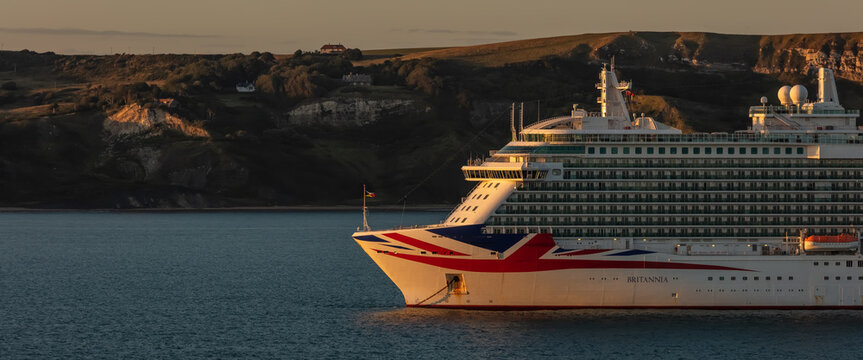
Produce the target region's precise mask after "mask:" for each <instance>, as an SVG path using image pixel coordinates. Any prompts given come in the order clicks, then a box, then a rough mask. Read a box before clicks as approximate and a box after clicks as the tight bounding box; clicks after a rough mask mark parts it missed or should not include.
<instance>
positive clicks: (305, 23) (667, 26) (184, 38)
mask: <svg viewBox="0 0 863 360" xmlns="http://www.w3.org/2000/svg"><path fill="white" fill-rule="evenodd" d="M815 4H817V5H815ZM630 30H633V31H708V32H719V33H731V34H789V33H823V32H857V31H863V1H860V0H841V1H839V0H819V1H815V0H810V1H800V0H784V1H773V0H769V1H768V0H718V1H717V0H713V1H699V0H688V1H681V0H641V1H631V0H617V1H613V2H612V1H604V0H593V1H580V0H529V1H512V0H497V1H486V0H460V1H450V0H426V1H412V0H364V1H356V0H355V1H340V0H338V1H337V0H306V1H293V0H172V1H167V0H135V1H128V0H0V50H21V49H29V50H34V51H40V52H42V51H53V52H56V53H63V54H107V53H124V52H125V53H136V54H149V53H233V52H243V53H248V52H251V51H269V52H272V53H277V54H283V53H292V52H294V51H295V50H297V49H302V50H307V51H308V50H315V49H319V48H320V46H321V45H323V44H326V43H340V44H343V45H345V46H347V47H350V48H360V49H365V50H368V49H392V48H416V47H444V46H463V45H476V44H485V43H493V42H501V41H510V40H520V39H531V38H539V37H550V36H560V35H575V34H583V33H602V32H620V31H630Z"/></svg>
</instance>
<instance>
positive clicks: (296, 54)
mask: <svg viewBox="0 0 863 360" xmlns="http://www.w3.org/2000/svg"><path fill="white" fill-rule="evenodd" d="M302 56H303V50H300V49H297V51H294V57H295V58H299V57H302Z"/></svg>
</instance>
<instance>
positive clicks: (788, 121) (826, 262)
mask: <svg viewBox="0 0 863 360" xmlns="http://www.w3.org/2000/svg"><path fill="white" fill-rule="evenodd" d="M818 79H819V88H818V96H817V100H816V101H811V102H810V101H808V94H807V91H806V89H805V88H804V87H803V86H801V85H797V86H794V87H790V86H787V87H782V88H781V89H780V91H779V96H778V97H779V105H769V104H768V102H767V99H766V98H762V101H761V105H760V106H753V107H751V108H750V111H749V115H750V117H751V119H752V126H751V127H750V128H749V129H747V130H742V131H737V132H734V133H709V134H708V133H691V134H684V133H683V132H681V131H680V130H679V129H676V128H673V127H670V126H667V125H665V124H663V123H661V122H659V121H657V120H655V119H653V118H650V117H646V116H644V115H641V116H636V115H635V114H630V113H629V111H628V109H627V107H626V102H625V98H624V97H623V96H622V94H621V91H622V90H626V89H628V88H629V87H630V86H631V84H630V83H621V82H619V81H618V80H617V77H616V74H615V72H614V69H613V68H610V69H605V68H604V69H603V70H602V71H601V73H600V81H599V83H598V84H597V89H598V90H600V94H601V96H600V97H599V98H598V102H599V104H600V106H601V111H600V112H598V113H591V112H588V111H586V110H584V109H581V108H579V107H578V106H577V105H576V106H573V110H572V112H571V114H569V115H568V116H562V117H555V118H551V119H546V120H543V121H539V122H537V123H535V124H533V125H530V126H528V127H527V128H525V129H523V130H521V131H520V132H519V133H518V134H515V135H514V140H513V141H511V142H510V143H508V144H507V145H506V146H504V147H503V148H502V149H500V150H498V151H496V152H492V153H491V155H490V156H489V157H488V158H486V159H483V160H476V161H472V162H471V163H469V164H468V165H466V166H464V167H462V171H463V172H464V175H465V178H466V179H467V180H468V181H473V182H476V183H477V184H476V186H475V187H474V188H473V190H471V192H470V193H469V194H468V195H467V196H466V197H465V198H464V200H463V201H462V202H461V203H460V204H459V205H458V206H457V207H456V208H455V209H454V210H453V211H452V212H451V213H450V214H449V215H448V216H447V218H446V219H445V220H444V221H443V223H442V224H438V225H433V226H428V227H421V228H412V229H395V230H387V231H366V232H359V233H356V234H354V238H355V239H356V240H357V242H358V243H359V244H360V245H361V246H362V247H363V249H364V250H365V251H366V252H367V253H368V254H369V256H371V257H372V259H373V260H374V261H375V262H376V263H377V264H378V265H379V266H380V267H381V268H382V269H383V270H384V271H385V272H386V273H387V275H388V276H389V277H390V278H391V279H392V280H393V281H394V282H395V283H396V285H397V286H398V287H399V288H400V289H401V290H402V292H403V294H404V295H405V301H406V303H407V304H408V305H409V306H450V307H464V308H497V309H501V308H557V307H706V308H750V307H771V308H810V307H813V308H818V307H830V308H835V307H863V258H861V256H860V251H859V249H860V236H858V233H857V231H856V230H855V228H854V227H855V225H858V224H861V222H863V199H861V195H863V184H861V182H860V180H859V179H863V130H861V129H860V128H858V127H857V125H856V121H857V118H858V117H859V111H857V110H846V109H845V108H843V107H842V106H841V105H840V103H839V101H838V93H837V90H836V85H835V81H834V79H833V73H832V71H831V70H830V69H819V70H818ZM514 132H515V131H514Z"/></svg>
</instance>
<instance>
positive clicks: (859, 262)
mask: <svg viewBox="0 0 863 360" xmlns="http://www.w3.org/2000/svg"><path fill="white" fill-rule="evenodd" d="M823 264H824V266H829V265H830V262H829V261H825V262H824V263H823ZM841 264H842V263H841V262H839V261H837V262H836V266H841ZM812 265H814V266H818V261H815V262H813V263H812ZM845 267H854V261H853V260H846V261H845ZM857 267H863V260H857Z"/></svg>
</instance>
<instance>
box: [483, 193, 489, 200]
mask: <svg viewBox="0 0 863 360" xmlns="http://www.w3.org/2000/svg"><path fill="white" fill-rule="evenodd" d="M489 195H490V194H485V196H483V197H482V199H483V200H485V199H488V196H489Z"/></svg>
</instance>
